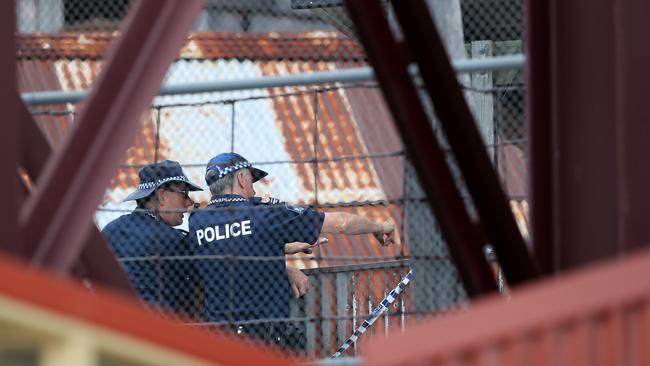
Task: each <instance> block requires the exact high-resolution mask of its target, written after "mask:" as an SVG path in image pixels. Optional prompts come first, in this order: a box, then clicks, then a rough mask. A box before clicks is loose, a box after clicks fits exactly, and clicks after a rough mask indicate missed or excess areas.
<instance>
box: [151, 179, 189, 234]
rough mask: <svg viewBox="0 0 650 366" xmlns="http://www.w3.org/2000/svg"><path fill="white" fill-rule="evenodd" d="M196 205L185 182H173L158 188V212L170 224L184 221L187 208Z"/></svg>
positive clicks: (175, 224) (174, 224) (176, 224)
mask: <svg viewBox="0 0 650 366" xmlns="http://www.w3.org/2000/svg"><path fill="white" fill-rule="evenodd" d="M192 205H194V201H192V199H191V198H190V197H189V194H188V191H187V187H186V186H185V185H184V184H172V185H171V186H169V187H165V188H162V189H159V190H158V212H159V216H160V219H161V220H163V221H164V222H165V223H166V224H167V225H169V226H178V225H180V224H182V223H183V215H185V212H187V208H188V207H190V206H192Z"/></svg>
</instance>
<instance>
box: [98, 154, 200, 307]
mask: <svg viewBox="0 0 650 366" xmlns="http://www.w3.org/2000/svg"><path fill="white" fill-rule="evenodd" d="M139 177H140V184H139V185H138V189H137V190H136V191H134V192H133V193H131V194H130V195H128V196H127V197H126V198H125V199H124V201H129V200H135V201H136V202H137V208H136V209H135V210H134V211H133V212H131V213H129V214H127V215H123V216H120V217H119V218H117V219H115V220H113V221H111V222H110V223H109V224H108V225H106V226H105V227H104V229H103V230H102V233H103V234H104V235H105V236H106V238H107V239H108V241H109V243H110V244H111V246H112V248H113V250H114V252H115V254H116V256H117V257H118V258H119V259H120V261H121V262H122V265H123V266H124V268H125V270H126V272H127V274H128V276H129V279H130V280H131V282H132V283H133V285H134V287H135V288H136V289H137V290H138V292H139V294H140V296H141V298H142V299H143V300H145V301H146V302H147V303H148V304H151V305H157V306H161V307H163V308H166V309H168V310H174V311H180V312H185V313H187V314H188V315H190V316H192V315H197V314H196V313H198V312H199V311H198V309H196V307H197V306H196V304H197V301H196V300H195V299H196V298H197V291H198V287H199V283H198V282H197V279H198V276H197V275H196V273H195V272H194V266H193V263H191V262H190V261H187V260H185V261H183V260H168V259H166V258H167V257H170V256H180V255H188V254H191V253H190V252H189V249H190V247H189V244H188V237H187V233H186V232H185V231H183V230H179V229H175V228H174V226H178V225H180V224H182V223H183V215H184V212H185V211H187V208H188V207H190V206H192V205H193V204H194V202H193V201H192V199H191V198H190V197H189V194H188V192H190V191H202V189H201V188H199V187H198V186H197V185H195V184H193V183H192V182H190V181H189V179H187V176H186V175H185V173H183V169H182V168H181V166H180V164H179V163H178V162H176V161H170V160H165V161H161V162H159V163H156V164H149V165H146V166H144V167H142V168H141V169H140V171H139ZM198 315H200V314H198Z"/></svg>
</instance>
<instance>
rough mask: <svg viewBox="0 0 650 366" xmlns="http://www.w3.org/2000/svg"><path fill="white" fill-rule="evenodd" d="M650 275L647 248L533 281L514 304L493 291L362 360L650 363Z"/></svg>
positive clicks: (384, 364)
mask: <svg viewBox="0 0 650 366" xmlns="http://www.w3.org/2000/svg"><path fill="white" fill-rule="evenodd" d="M649 277H650V251H647V250H645V251H642V252H640V253H638V254H637V255H636V256H633V257H631V258H626V259H623V260H620V261H617V260H614V261H610V262H608V263H605V264H599V265H595V266H590V267H588V268H584V269H580V270H578V271H574V272H572V273H568V274H565V275H563V276H562V278H547V279H545V280H542V281H538V282H536V283H531V284H530V285H529V284H526V285H524V286H521V287H520V288H518V289H515V290H514V291H513V292H512V300H511V301H509V302H506V301H503V299H502V298H500V297H498V296H490V297H486V298H484V299H480V300H478V301H477V302H476V303H475V304H473V306H472V308H471V309H470V310H469V311H467V312H457V313H455V314H451V315H447V316H444V317H437V318H435V319H431V320H427V321H421V322H419V324H417V325H413V326H411V327H409V329H408V331H407V332H406V333H405V334H403V335H396V336H393V337H390V338H386V339H382V340H378V341H377V342H375V343H373V344H372V345H370V346H368V348H366V349H365V350H364V353H363V355H362V356H363V359H364V361H363V364H364V365H373V366H389V365H400V366H407V365H558V366H559V365H648V364H649V363H648V362H650V347H648V345H649V343H650V342H649V341H650V337H649V335H650V299H649V298H648V294H649V293H650V282H648V281H645V280H640V279H647V278H649ZM603 289H606V290H603ZM472 361H474V362H472ZM580 361H582V362H580Z"/></svg>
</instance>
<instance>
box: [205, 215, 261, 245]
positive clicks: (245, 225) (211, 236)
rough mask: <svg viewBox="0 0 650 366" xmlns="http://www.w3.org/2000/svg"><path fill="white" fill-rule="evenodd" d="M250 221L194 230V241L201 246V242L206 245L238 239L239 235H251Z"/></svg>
mask: <svg viewBox="0 0 650 366" xmlns="http://www.w3.org/2000/svg"><path fill="white" fill-rule="evenodd" d="M252 233H253V231H252V229H251V220H242V221H239V222H233V223H228V224H225V225H215V226H208V227H205V228H203V229H199V230H196V241H197V242H198V243H199V245H202V244H203V243H202V241H203V240H205V241H206V242H207V243H211V242H213V241H218V240H223V239H228V238H234V237H238V236H240V235H251V234H252Z"/></svg>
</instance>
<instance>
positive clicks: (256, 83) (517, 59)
mask: <svg viewBox="0 0 650 366" xmlns="http://www.w3.org/2000/svg"><path fill="white" fill-rule="evenodd" d="M525 62H526V58H525V56H524V55H523V54H518V55H507V56H494V57H489V58H482V59H462V60H454V61H453V62H452V65H453V67H454V69H455V70H456V72H458V73H464V72H479V71H489V70H508V69H521V68H522V67H523V66H524V64H525ZM412 69H413V72H414V73H415V72H417V70H416V69H417V68H412ZM374 78H375V76H374V72H373V70H372V68H370V67H355V68H345V69H340V70H335V71H321V72H310V73H300V74H292V75H276V76H262V77H255V78H246V79H241V80H220V81H208V82H202V83H187V84H176V85H165V86H163V88H162V89H161V91H160V93H159V95H161V96H162V95H180V94H196V93H211V92H224V91H235V90H249V89H261V88H274V87H287V86H298V85H312V84H331V83H359V82H365V81H372V80H374ZM87 95H88V90H76V91H63V90H49V91H40V92H29V93H22V94H21V97H22V99H23V101H24V102H25V103H26V104H28V105H46V104H62V103H79V102H81V101H82V100H83V99H84V98H85V97H86V96H87Z"/></svg>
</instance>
